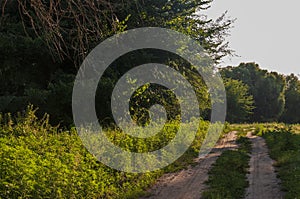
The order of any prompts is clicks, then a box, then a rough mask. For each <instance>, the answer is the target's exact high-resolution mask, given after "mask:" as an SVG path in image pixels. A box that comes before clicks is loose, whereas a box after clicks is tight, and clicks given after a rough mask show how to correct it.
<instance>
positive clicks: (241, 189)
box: [202, 137, 251, 199]
mask: <svg viewBox="0 0 300 199" xmlns="http://www.w3.org/2000/svg"><path fill="white" fill-rule="evenodd" d="M238 143H239V145H240V147H239V149H238V150H229V151H225V152H223V154H222V155H221V156H220V157H219V158H218V159H217V161H216V163H215V164H214V165H213V167H212V169H211V170H210V172H209V179H208V181H207V184H208V185H209V189H208V190H206V191H205V192H204V193H203V194H202V197H203V198H205V199H219V198H220V199H221V198H222V199H226V198H228V199H233V198H243V196H244V194H245V189H246V188H247V187H248V181H247V177H246V175H247V172H248V167H249V166H248V162H249V159H250V156H249V153H250V151H251V142H250V140H249V139H248V138H245V137H240V138H239V139H238Z"/></svg>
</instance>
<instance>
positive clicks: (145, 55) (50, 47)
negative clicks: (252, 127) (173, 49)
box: [0, 0, 300, 125]
mask: <svg viewBox="0 0 300 199" xmlns="http://www.w3.org/2000/svg"><path fill="white" fill-rule="evenodd" d="M210 3H211V1H206V0H191V1H186V0H172V1H169V0H157V1H152V0H151V1H150V0H136V1H132V0H124V1H117V0H110V1H106V0H103V1H97V0H86V1H81V0H70V1H55V0H44V1H40V0H30V1H29V0H10V1H7V0H0V8H1V9H0V10H1V16H0V112H4V113H5V112H12V113H16V112H18V111H22V110H25V109H26V106H27V105H28V104H33V105H34V106H36V107H39V112H40V113H41V114H42V113H45V112H47V113H49V114H50V118H51V121H52V122H53V123H55V124H56V123H61V124H62V125H70V124H72V122H73V118H72V110H71V104H72V103H71V100H72V99H71V95H72V89H73V82H74V78H75V75H76V73H77V70H78V68H79V66H80V63H81V62H82V61H83V59H84V58H85V57H86V56H87V55H88V53H89V52H90V51H91V50H92V49H93V48H94V47H95V46H96V45H97V44H99V43H100V42H101V41H103V40H105V39H106V38H108V37H110V36H112V35H114V34H116V33H119V32H122V31H125V30H129V29H133V28H138V27H148V26H154V27H165V28H170V29H173V30H176V31H179V32H182V33H184V34H187V35H189V36H190V37H192V38H193V39H194V40H196V41H198V42H199V43H200V44H201V45H202V46H203V47H204V49H205V50H206V52H207V53H208V54H209V55H210V57H212V58H213V61H214V62H215V63H219V61H220V59H221V58H222V57H224V56H226V55H229V54H231V50H230V48H229V47H228V43H226V42H225V37H226V36H227V35H228V33H229V30H230V28H231V24H232V23H233V20H231V19H228V18H227V17H226V15H225V14H224V15H221V16H220V17H219V19H217V20H215V21H214V20H212V19H209V18H208V17H207V16H205V15H203V14H202V11H203V10H205V9H207V8H209V6H210ZM153 61H156V62H158V63H165V64H168V65H171V66H172V67H173V68H174V69H176V70H178V71H180V72H181V73H184V74H185V75H186V77H187V78H190V79H192V82H191V84H193V86H194V87H195V90H196V93H197V97H198V100H199V109H200V112H201V114H202V117H203V118H206V119H208V118H209V114H210V107H211V101H210V96H209V94H208V91H207V88H206V86H205V83H204V82H203V80H202V79H201V77H197V76H194V75H195V73H194V71H193V67H192V66H189V65H188V63H186V61H185V60H183V59H180V58H178V57H176V56H174V55H172V54H170V53H167V52H157V51H156V52H153V51H151V50H144V51H139V52H135V53H133V54H128V56H126V57H121V58H119V59H118V60H116V61H115V62H114V63H113V64H112V65H111V67H110V68H108V69H107V70H106V71H105V74H104V76H103V77H102V78H101V81H100V82H99V85H98V87H99V89H98V90H99V92H98V93H97V95H96V100H97V105H96V109H97V110H98V117H99V119H100V120H101V121H103V122H110V120H109V119H108V120H107V118H109V117H110V116H111V110H110V96H111V93H112V90H113V88H114V85H115V84H116V82H117V80H118V79H119V78H120V77H121V76H122V75H123V74H125V73H126V72H127V71H128V70H130V69H131V68H132V67H134V66H137V65H140V64H144V63H148V62H153ZM182 65H183V66H184V68H185V69H186V71H182V67H181V66H182ZM220 72H221V74H222V76H223V77H224V84H225V87H226V90H227V104H228V113H227V120H228V121H230V122H271V121H284V122H288V123H295V122H300V118H299V117H300V116H299V114H297V111H296V110H299V109H297V108H298V107H299V100H300V95H299V92H300V86H299V80H298V78H297V76H295V75H290V76H283V75H280V74H277V73H274V72H268V71H265V70H261V69H260V68H259V67H258V66H257V65H256V64H254V63H248V64H241V65H240V66H239V67H227V68H223V69H220ZM141 89H142V90H143V89H146V90H145V91H146V92H144V94H146V97H145V96H144V97H141V96H133V99H135V100H136V101H135V103H136V104H134V102H133V103H132V107H133V108H134V107H138V106H139V103H141V104H142V105H143V107H149V104H145V98H147V95H149V96H150V95H152V96H153V95H154V96H156V98H157V99H156V100H155V99H154V100H150V103H152V104H154V103H160V104H162V105H166V106H169V105H171V106H173V105H175V106H176V103H177V102H176V100H175V101H174V100H173V101H172V100H171V102H170V100H169V99H168V96H172V94H170V92H169V91H165V92H163V93H161V91H158V88H156V87H155V86H154V87H153V86H150V87H144V88H141ZM103 93H105V94H103ZM137 95H138V92H137ZM158 96H166V97H164V98H163V100H162V99H161V98H159V97H158ZM100 110H101V111H100ZM170 110H171V111H172V110H175V109H174V108H173V109H172V108H170ZM176 110H177V109H176ZM176 110H175V112H176ZM133 114H137V115H136V116H137V117H140V116H139V114H140V113H133Z"/></svg>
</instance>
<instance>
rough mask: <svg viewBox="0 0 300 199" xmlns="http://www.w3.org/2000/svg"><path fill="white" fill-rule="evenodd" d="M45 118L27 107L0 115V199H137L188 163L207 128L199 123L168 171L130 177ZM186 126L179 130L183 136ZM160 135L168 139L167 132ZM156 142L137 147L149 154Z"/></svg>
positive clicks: (72, 132) (114, 138)
mask: <svg viewBox="0 0 300 199" xmlns="http://www.w3.org/2000/svg"><path fill="white" fill-rule="evenodd" d="M48 119H49V118H48V116H47V115H45V117H44V118H43V119H38V118H37V117H36V115H35V110H34V109H33V108H32V107H29V109H28V110H27V112H26V114H25V115H19V117H17V118H13V117H11V116H10V114H6V115H0V148H1V150H0V168H1V169H0V198H18V197H21V198H137V197H138V196H141V195H143V194H144V190H145V189H146V188H147V187H149V186H150V185H152V184H153V183H154V182H155V180H156V179H157V178H158V177H159V176H161V175H162V174H163V173H166V172H174V171H177V170H180V169H183V168H186V167H187V166H188V165H191V164H193V162H194V161H193V160H194V158H196V157H197V156H198V153H199V149H200V146H201V142H202V140H203V138H204V136H205V133H206V130H207V127H208V122H205V121H201V122H200V124H199V125H200V128H199V131H198V133H197V135H196V139H195V141H194V143H193V144H192V146H191V147H190V148H189V149H188V150H187V152H186V153H185V154H184V155H183V156H182V157H180V158H179V159H178V160H177V161H176V162H174V163H173V164H171V165H170V166H168V167H166V168H164V169H162V170H158V171H154V172H148V173H144V174H130V173H125V172H120V171H117V170H114V169H112V168H109V167H107V166H105V165H103V164H101V163H100V162H98V161H97V160H96V158H95V157H94V156H93V155H91V154H90V153H89V152H88V151H87V150H86V149H85V147H84V146H83V144H82V142H81V140H80V138H79V137H78V135H77V132H76V131H75V130H74V129H71V130H70V131H61V130H59V129H58V128H57V127H53V126H51V125H50V124H49V121H48ZM189 126H190V125H186V126H183V128H185V130H186V131H188V130H189ZM113 133H115V134H117V132H116V131H111V132H110V135H112V134H113ZM165 136H169V137H172V136H173V132H166V134H165ZM110 138H111V139H112V141H113V142H115V143H117V144H119V145H120V146H122V145H123V147H126V146H127V145H129V146H130V145H131V144H132V139H129V138H127V139H125V140H124V137H120V136H118V135H115V136H112V137H110ZM159 141H160V138H158V140H153V143H152V145H150V144H149V143H148V142H147V143H143V145H141V143H140V147H143V148H144V149H147V147H148V149H149V146H155V145H157V144H159Z"/></svg>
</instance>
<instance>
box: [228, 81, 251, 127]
mask: <svg viewBox="0 0 300 199" xmlns="http://www.w3.org/2000/svg"><path fill="white" fill-rule="evenodd" d="M224 84H225V89H226V97H227V117H226V121H228V122H230V123H239V122H246V121H248V120H249V118H250V116H251V114H253V109H254V106H253V103H254V101H253V96H252V95H250V94H249V88H248V86H247V85H245V84H244V83H243V82H241V81H239V80H234V79H225V81H224Z"/></svg>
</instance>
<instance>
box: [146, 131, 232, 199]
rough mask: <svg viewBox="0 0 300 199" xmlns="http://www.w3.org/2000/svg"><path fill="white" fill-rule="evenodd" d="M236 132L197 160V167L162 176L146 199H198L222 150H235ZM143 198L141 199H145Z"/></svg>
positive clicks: (228, 135) (229, 134)
mask: <svg viewBox="0 0 300 199" xmlns="http://www.w3.org/2000/svg"><path fill="white" fill-rule="evenodd" d="M235 140H236V132H230V133H228V134H227V135H226V137H225V138H223V139H222V140H221V141H219V142H218V144H217V145H216V146H215V147H214V148H213V150H212V152H211V153H210V154H208V155H207V156H206V157H205V158H202V159H200V160H198V164H197V166H195V167H193V168H189V169H186V170H182V171H180V172H178V173H171V174H166V175H163V176H162V177H161V178H160V179H159V180H158V182H157V184H156V185H155V186H154V187H152V188H151V189H150V190H149V192H150V196H149V197H145V198H147V199H170V198H172V199H183V198H184V199H199V198H200V196H201V192H203V190H205V189H206V188H207V187H206V185H205V184H204V182H205V181H207V179H208V171H209V169H210V168H211V166H212V164H213V163H214V162H215V161H216V160H217V158H218V156H220V155H221V154H222V152H223V151H224V150H229V149H234V148H237V145H236V143H235ZM145 198H143V199H145Z"/></svg>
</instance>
